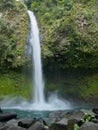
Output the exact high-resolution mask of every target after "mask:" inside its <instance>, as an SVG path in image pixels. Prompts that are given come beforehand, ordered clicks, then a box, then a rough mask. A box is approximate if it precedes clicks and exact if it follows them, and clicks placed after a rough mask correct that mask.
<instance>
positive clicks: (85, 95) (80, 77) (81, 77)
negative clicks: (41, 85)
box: [45, 69, 98, 101]
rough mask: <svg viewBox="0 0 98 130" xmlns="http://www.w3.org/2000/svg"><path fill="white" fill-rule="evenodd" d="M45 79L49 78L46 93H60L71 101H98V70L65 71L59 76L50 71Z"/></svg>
mask: <svg viewBox="0 0 98 130" xmlns="http://www.w3.org/2000/svg"><path fill="white" fill-rule="evenodd" d="M59 71H60V70H59ZM45 77H48V79H47V78H46V79H47V80H46V85H45V87H46V92H49V91H50V92H53V91H58V93H59V95H61V96H63V97H64V98H69V99H84V101H86V100H88V101H89V100H90V99H98V71H97V70H96V71H93V70H77V69H75V70H66V71H64V70H63V72H62V71H61V72H59V74H58V73H57V72H55V71H54V72H51V73H50V72H49V71H48V74H47V75H46V76H45Z"/></svg>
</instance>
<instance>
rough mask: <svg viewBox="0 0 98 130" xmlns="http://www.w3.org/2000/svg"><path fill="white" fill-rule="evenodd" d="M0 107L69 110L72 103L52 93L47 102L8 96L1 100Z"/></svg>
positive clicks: (31, 109)
mask: <svg viewBox="0 0 98 130" xmlns="http://www.w3.org/2000/svg"><path fill="white" fill-rule="evenodd" d="M0 107H2V108H3V109H19V110H30V111H33V110H38V111H55V110H68V109H71V105H70V103H69V102H68V101H66V100H61V99H58V98H57V95H51V96H50V97H49V98H48V101H47V102H44V103H38V104H37V103H34V102H33V101H30V102H29V101H27V100H25V99H24V98H22V97H14V98H12V97H6V98H5V99H4V100H2V101H1V102H0Z"/></svg>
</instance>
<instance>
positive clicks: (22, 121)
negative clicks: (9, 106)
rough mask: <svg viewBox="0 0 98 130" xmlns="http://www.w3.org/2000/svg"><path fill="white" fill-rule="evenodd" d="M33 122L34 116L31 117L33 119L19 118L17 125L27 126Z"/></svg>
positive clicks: (34, 120)
mask: <svg viewBox="0 0 98 130" xmlns="http://www.w3.org/2000/svg"><path fill="white" fill-rule="evenodd" d="M35 122H36V119H35V118H33V119H28V118H24V119H20V120H19V121H18V126H21V127H23V128H29V127H30V126H31V125H32V124H34V123H35Z"/></svg>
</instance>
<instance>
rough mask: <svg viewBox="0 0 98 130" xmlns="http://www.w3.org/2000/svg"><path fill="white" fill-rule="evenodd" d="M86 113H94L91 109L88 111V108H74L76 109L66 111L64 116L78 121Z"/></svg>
mask: <svg viewBox="0 0 98 130" xmlns="http://www.w3.org/2000/svg"><path fill="white" fill-rule="evenodd" d="M86 114H90V115H94V113H93V112H92V111H88V110H76V111H72V112H68V113H67V114H66V117H67V118H68V119H75V120H77V122H78V121H80V120H81V119H82V118H83V117H84V116H85V115H86Z"/></svg>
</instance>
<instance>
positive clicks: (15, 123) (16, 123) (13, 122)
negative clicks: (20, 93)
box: [5, 119, 18, 126]
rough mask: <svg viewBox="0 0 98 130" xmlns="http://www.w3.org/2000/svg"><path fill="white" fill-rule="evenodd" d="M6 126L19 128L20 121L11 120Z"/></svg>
mask: <svg viewBox="0 0 98 130" xmlns="http://www.w3.org/2000/svg"><path fill="white" fill-rule="evenodd" d="M5 125H6V126H18V121H17V120H15V119H12V120H9V121H8V122H6V124H5Z"/></svg>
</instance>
